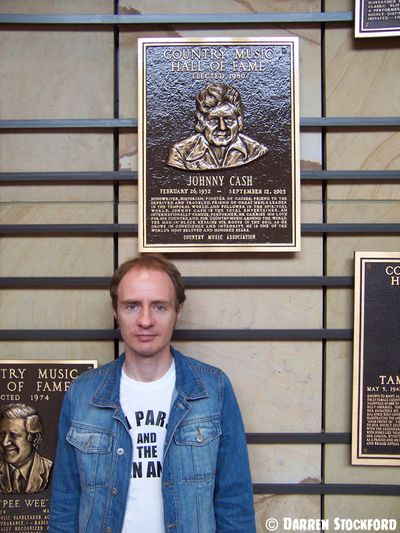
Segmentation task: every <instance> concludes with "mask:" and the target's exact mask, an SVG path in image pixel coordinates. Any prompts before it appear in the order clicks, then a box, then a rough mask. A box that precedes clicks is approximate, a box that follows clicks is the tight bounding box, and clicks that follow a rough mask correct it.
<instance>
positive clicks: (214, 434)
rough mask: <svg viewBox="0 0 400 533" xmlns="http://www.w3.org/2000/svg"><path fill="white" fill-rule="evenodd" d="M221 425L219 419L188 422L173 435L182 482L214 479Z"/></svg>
mask: <svg viewBox="0 0 400 533" xmlns="http://www.w3.org/2000/svg"><path fill="white" fill-rule="evenodd" d="M220 435H221V424H220V421H219V418H215V419H209V418H208V419H197V420H188V421H186V422H185V423H184V425H182V426H180V427H179V428H178V429H177V430H176V432H175V435H174V441H175V444H176V445H177V446H176V451H177V453H178V455H179V463H180V465H181V477H182V480H183V481H197V482H199V481H200V482H201V481H208V480H211V479H213V478H214V476H215V468H216V463H217V455H218V445H219V437H220Z"/></svg>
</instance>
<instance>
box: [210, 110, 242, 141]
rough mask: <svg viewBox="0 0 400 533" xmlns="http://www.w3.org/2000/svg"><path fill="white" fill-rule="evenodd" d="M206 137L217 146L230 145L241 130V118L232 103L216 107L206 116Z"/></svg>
mask: <svg viewBox="0 0 400 533" xmlns="http://www.w3.org/2000/svg"><path fill="white" fill-rule="evenodd" d="M204 119H205V128H204V132H203V133H204V137H205V138H206V139H207V141H208V142H209V143H211V144H214V145H215V146H228V145H229V144H231V143H232V142H234V141H235V140H236V138H237V136H238V133H239V130H240V119H239V116H238V114H237V112H236V109H235V108H234V107H233V106H232V105H231V104H228V103H226V104H223V105H220V106H217V107H214V108H213V109H211V111H209V112H208V113H207V114H206V115H205V117H204Z"/></svg>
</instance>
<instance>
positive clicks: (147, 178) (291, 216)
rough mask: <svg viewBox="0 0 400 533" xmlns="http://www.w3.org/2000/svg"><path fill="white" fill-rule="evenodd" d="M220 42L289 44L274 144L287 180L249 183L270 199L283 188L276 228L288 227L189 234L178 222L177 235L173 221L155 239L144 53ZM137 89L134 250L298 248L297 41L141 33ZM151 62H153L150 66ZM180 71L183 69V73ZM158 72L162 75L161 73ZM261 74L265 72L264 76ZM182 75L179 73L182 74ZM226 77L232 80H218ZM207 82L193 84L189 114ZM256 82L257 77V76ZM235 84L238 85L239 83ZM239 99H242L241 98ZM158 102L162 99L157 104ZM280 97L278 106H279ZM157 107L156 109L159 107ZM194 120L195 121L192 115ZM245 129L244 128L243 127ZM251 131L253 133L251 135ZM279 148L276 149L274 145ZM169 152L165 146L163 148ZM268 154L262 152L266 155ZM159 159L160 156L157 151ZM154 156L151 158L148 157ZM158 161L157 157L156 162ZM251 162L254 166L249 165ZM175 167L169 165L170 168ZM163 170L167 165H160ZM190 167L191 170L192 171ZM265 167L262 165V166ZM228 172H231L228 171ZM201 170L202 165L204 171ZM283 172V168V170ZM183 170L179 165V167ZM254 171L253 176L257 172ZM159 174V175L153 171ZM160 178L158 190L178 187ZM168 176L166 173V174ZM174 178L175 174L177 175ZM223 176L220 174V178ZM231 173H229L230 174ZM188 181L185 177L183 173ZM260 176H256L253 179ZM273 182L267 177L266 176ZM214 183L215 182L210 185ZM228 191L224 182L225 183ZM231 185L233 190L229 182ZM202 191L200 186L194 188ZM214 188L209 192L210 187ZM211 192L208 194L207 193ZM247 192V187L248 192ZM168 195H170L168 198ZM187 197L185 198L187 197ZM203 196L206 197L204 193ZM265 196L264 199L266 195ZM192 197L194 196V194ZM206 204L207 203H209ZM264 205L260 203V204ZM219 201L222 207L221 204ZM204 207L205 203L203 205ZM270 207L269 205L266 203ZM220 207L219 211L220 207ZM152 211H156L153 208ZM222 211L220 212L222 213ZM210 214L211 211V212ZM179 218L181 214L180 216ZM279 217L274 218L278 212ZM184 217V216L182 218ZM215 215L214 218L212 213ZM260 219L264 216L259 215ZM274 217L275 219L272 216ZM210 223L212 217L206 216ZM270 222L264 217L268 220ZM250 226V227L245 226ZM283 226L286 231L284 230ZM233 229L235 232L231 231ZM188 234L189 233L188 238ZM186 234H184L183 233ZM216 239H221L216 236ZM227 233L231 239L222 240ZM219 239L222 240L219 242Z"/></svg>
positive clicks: (245, 167) (244, 169) (246, 167)
mask: <svg viewBox="0 0 400 533" xmlns="http://www.w3.org/2000/svg"><path fill="white" fill-rule="evenodd" d="M167 46H170V47H183V46H187V47H196V46H197V47H200V48H201V47H203V48H204V47H211V46H215V47H225V48H227V49H229V48H232V47H235V46H236V47H239V46H240V47H256V46H259V47H267V46H269V47H272V48H274V49H276V50H278V47H279V46H286V47H288V50H290V66H289V67H288V69H287V70H288V72H287V77H288V79H289V82H288V85H289V87H290V90H289V91H287V92H288V93H290V94H289V96H287V95H286V96H285V98H288V99H289V101H290V104H289V105H288V108H289V107H290V109H289V110H288V113H287V114H288V115H289V117H290V118H289V119H288V131H289V134H288V142H287V144H288V148H286V145H285V148H284V149H283V148H282V147H283V144H282V145H281V146H280V147H279V148H280V151H281V152H284V150H287V153H286V154H285V156H286V163H287V169H286V168H285V171H286V170H287V175H288V176H289V178H287V180H286V182H284V183H283V185H282V184H280V186H279V183H278V182H274V183H275V185H274V186H272V190H271V191H270V189H269V187H270V183H269V182H266V183H265V182H263V186H264V187H265V188H260V187H261V186H260V185H259V183H258V185H257V186H256V187H257V188H258V189H257V188H254V189H253V191H256V190H262V191H268V193H266V194H270V195H271V196H272V198H273V200H272V201H274V198H276V197H274V195H273V193H274V192H275V191H277V194H278V195H279V192H278V191H284V192H283V194H285V195H286V196H284V198H283V200H282V202H285V201H287V204H288V205H287V206H283V209H285V207H286V213H288V214H284V215H283V216H284V217H286V218H285V219H284V220H283V224H286V226H285V225H282V226H279V228H283V227H285V228H287V229H275V230H274V229H271V227H272V228H274V227H276V226H277V224H276V225H275V226H274V225H272V224H271V225H270V227H269V229H268V230H264V233H268V238H267V237H264V235H262V238H261V239H260V238H259V235H260V234H261V232H262V231H263V230H260V229H258V230H254V229H253V227H251V226H247V228H246V229H244V225H243V227H238V228H237V229H236V228H235V229H234V230H232V234H229V235H228V234H227V233H225V234H222V236H221V235H219V230H218V229H215V227H214V228H212V229H211V230H209V231H211V232H214V233H211V234H210V233H207V231H202V232H201V233H200V234H199V235H195V236H193V235H190V233H191V231H189V230H187V231H186V230H185V229H183V230H182V228H179V230H178V231H179V232H185V231H186V233H187V235H184V236H183V235H181V236H178V237H177V236H176V233H177V231H176V230H177V227H176V226H175V227H174V226H170V227H168V229H167V230H166V231H167V232H168V233H169V235H167V237H165V236H164V235H163V237H162V238H166V239H167V240H166V242H162V239H161V240H157V238H158V237H157V238H156V237H154V235H155V232H154V231H153V232H152V231H151V228H150V222H149V220H150V216H152V215H154V211H151V210H150V208H149V203H150V201H152V200H153V199H154V197H155V196H156V197H157V194H156V195H154V194H153V193H152V192H150V185H153V184H154V177H153V176H155V175H156V173H155V172H149V164H148V161H149V160H150V159H151V158H150V157H149V155H148V154H149V150H148V142H149V139H150V141H151V142H152V143H153V145H154V139H153V138H150V135H149V127H148V123H149V115H150V113H151V111H150V112H149V109H148V107H149V106H148V104H147V100H148V95H149V94H150V95H151V92H150V91H151V89H149V85H150V84H148V83H147V75H148V72H149V71H150V67H149V65H148V60H147V54H148V50H149V49H150V48H151V47H167ZM138 56H139V61H138V95H139V105H138V117H139V126H138V144H139V151H138V248H139V252H161V253H163V252H298V251H300V249H301V246H300V143H299V138H300V129H299V128H300V126H299V42H298V38H297V37H269V38H267V37H265V38H264V37H263V38H256V37H254V38H253V37H245V38H235V39H234V38H224V37H216V38H143V39H139V40H138ZM152 68H153V67H152ZM228 68H231V67H228ZM190 74H191V73H189V75H188V79H189V77H190ZM182 76H184V75H182ZM160 77H162V76H161V75H160ZM265 78H266V76H265ZM182 79H183V78H182ZM222 81H224V82H225V81H226V82H227V83H229V82H230V81H231V80H229V81H228V80H222ZM180 83H181V84H185V83H186V82H182V81H180ZM206 83H207V82H204V81H203V83H202V84H200V83H199V82H198V81H197V84H193V85H192V87H193V94H192V96H193V100H192V101H191V103H190V106H191V108H192V109H191V111H190V113H191V115H193V116H194V114H195V113H194V112H195V98H196V94H197V92H198V91H199V89H202V88H203V87H204V85H205V84H206ZM234 83H235V80H233V81H232V85H233V84H234ZM260 83H261V82H260ZM263 83H264V85H265V86H266V84H267V83H268V80H266V81H265V80H263ZM239 89H240V86H239ZM243 100H244V99H243ZM246 103H247V102H246V101H243V104H244V108H245V110H246ZM161 105H162V104H161ZM185 105H186V110H185V113H186V115H185V116H187V115H188V111H187V107H188V105H189V104H188V103H186V104H185ZM283 105H284V104H283V103H282V107H283ZM158 113H159V110H158ZM245 121H246V113H245V114H244V122H245ZM193 122H194V121H193ZM245 133H247V131H245ZM173 134H174V135H175V137H176V139H175V138H174V139H173V142H175V141H179V140H181V139H182V137H187V133H185V134H183V133H181V132H176V131H174V132H173ZM254 137H255V136H254V135H253V138H254ZM257 140H259V141H260V142H261V143H262V142H263V139H262V136H261V138H258V139H257ZM279 142H280V141H279V140H275V139H274V140H273V141H271V145H272V144H273V143H275V144H276V145H278V144H279ZM160 148H162V149H164V151H165V150H166V147H165V146H164V143H163V142H161V141H160V143H159V149H160ZM267 149H268V150H271V153H272V152H273V147H272V148H271V147H269V146H268V147H267ZM276 151H277V152H279V150H276ZM167 153H168V150H167ZM267 156H268V154H267V155H266V156H265V157H267ZM160 159H161V157H160ZM153 160H154V158H153V159H152V161H153ZM165 161H166V159H165V156H164V159H163V165H164V168H166V167H167V164H165ZM253 163H254V162H249V163H246V164H243V165H242V167H241V168H240V167H236V168H232V170H233V171H236V173H237V174H238V173H240V172H241V174H246V172H247V173H250V174H251V170H249V169H250V168H251V165H252V164H253ZM255 163H256V164H258V165H259V164H260V163H259V161H256V162H255ZM268 164H269V163H268V162H267V163H265V165H266V167H268ZM159 165H160V166H161V163H159ZM253 168H254V167H253ZM174 171H175V173H176V169H172V171H171V172H174ZM224 171H225V172H227V169H226V167H225V168H224V169H223V170H222V171H221V170H216V169H213V170H209V171H208V174H212V173H213V172H214V174H215V173H216V172H219V173H221V172H224ZM165 172H167V171H165ZM189 172H190V171H188V170H184V171H183V173H186V175H187V176H189ZM192 172H193V171H192ZM265 172H266V171H265ZM232 173H233V172H232ZM203 174H204V171H203ZM283 174H284V172H283V171H282V175H283ZM181 175H182V171H181ZM256 177H258V176H256ZM157 179H158V175H157ZM162 179H163V178H160V180H161V181H160V182H159V183H161V185H160V184H158V185H157V186H158V187H159V189H158V190H159V191H161V189H163V190H179V189H173V188H171V185H166V184H165V182H163V181H162ZM168 179H169V178H168ZM173 179H175V180H177V178H176V177H174V178H173ZM224 179H225V178H224ZM229 179H230V178H229ZM188 181H190V179H188ZM255 181H258V182H260V180H257V179H256V180H255ZM271 183H272V182H271ZM215 189H216V188H215ZM187 190H188V191H191V189H190V188H188V189H187ZM225 190H226V191H228V187H226V189H225ZM225 190H224V192H223V194H222V199H223V200H224V201H226V202H225V205H229V202H230V200H231V196H228V194H226V195H225V196H224V194H225ZM231 190H235V189H234V188H233V189H231ZM286 191H287V192H286ZM199 192H201V191H199ZM220 192H221V191H216V193H215V194H216V195H217V194H218V193H220ZM212 194H214V192H213V193H212ZM212 194H211V196H212ZM249 194H250V193H249ZM177 198H179V200H183V197H180V196H178V197H177ZM215 198H216V196H214V197H213V198H212V199H210V201H212V200H215ZM168 199H170V198H168ZM206 199H207V198H206V197H201V198H200V200H206ZM156 200H158V201H159V203H160V204H162V201H163V198H162V196H161V193H158V198H156ZM189 200H190V198H189ZM207 200H208V199H207ZM250 200H251V201H253V202H254V204H255V203H256V201H255V200H254V199H252V198H251V196H250ZM268 200H269V199H268ZM279 201H280V198H279V197H278V200H277V201H276V202H277V203H278V202H279ZM194 202H195V200H194ZM208 205H210V204H208ZM264 206H265V204H264ZM224 208H225V207H223V208H222V209H224ZM208 209H209V208H208ZM269 209H270V210H271V208H269ZM274 209H275V210H278V209H279V207H276V206H275V205H274V206H273V207H272V211H274ZM219 213H221V211H220V212H219ZM156 214H157V213H156ZM245 214H246V215H253V214H254V211H250V212H249V211H246V212H245ZM270 214H271V213H270V212H268V211H267V208H265V207H264V211H263V215H265V216H267V215H270ZM223 215H224V216H226V214H225V213H223ZM274 215H276V212H275V213H274V212H272V217H273V216H274ZM221 216H222V215H221ZM207 217H208V218H207V219H206V220H207V221H210V220H211V219H212V217H211V216H210V209H209V210H208V211H207ZM214 217H215V213H214ZM182 218H183V217H182ZM276 218H278V222H279V217H276ZM185 220H188V219H185ZM189 220H190V221H191V222H192V224H195V223H196V222H197V219H196V217H194V218H192V219H190V218H189ZM214 220H215V218H214ZM263 220H265V219H263ZM273 222H275V220H273ZM211 223H212V222H211ZM268 223H269V222H268ZM249 227H250V230H249V229H248V228H249ZM256 227H257V228H259V227H263V226H262V225H261V224H260V226H256ZM196 231H201V230H196ZM220 231H225V232H226V231H229V230H226V229H223V230H220ZM257 231H258V234H257V236H256V233H257ZM239 232H243V233H244V232H250V233H252V234H251V235H248V236H247V235H245V236H243V233H242V235H240V233H239ZM283 232H286V233H283ZM235 233H236V234H235ZM192 237H193V238H192ZM247 237H249V239H254V240H253V242H252V241H251V240H244V239H247ZM188 238H189V239H188ZM182 239H188V240H182ZM218 239H220V240H218ZM227 239H230V240H229V241H227ZM221 241H223V242H221Z"/></svg>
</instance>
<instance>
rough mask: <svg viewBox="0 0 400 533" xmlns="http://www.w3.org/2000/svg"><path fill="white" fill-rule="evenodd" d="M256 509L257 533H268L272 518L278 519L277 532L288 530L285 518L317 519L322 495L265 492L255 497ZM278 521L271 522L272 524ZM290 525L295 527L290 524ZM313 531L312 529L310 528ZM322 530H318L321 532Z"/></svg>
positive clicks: (319, 513)
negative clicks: (268, 524) (268, 523)
mask: <svg viewBox="0 0 400 533" xmlns="http://www.w3.org/2000/svg"><path fill="white" fill-rule="evenodd" d="M254 502H255V510H256V525H257V533H266V531H268V530H267V529H266V525H265V524H266V522H267V520H270V519H272V518H273V519H275V520H277V526H278V527H277V529H273V531H274V532H275V533H284V532H285V531H288V529H287V527H286V528H285V522H284V518H305V519H317V518H319V517H320V516H321V510H320V496H314V495H312V496H309V495H303V494H301V495H297V494H296V495H292V494H290V495H286V494H283V495H282V494H272V495H270V494H265V495H259V496H255V497H254ZM275 524H276V523H272V522H271V526H274V525H275ZM289 527H293V526H290V524H289ZM309 531H311V530H309ZM319 531H320V530H318V532H319Z"/></svg>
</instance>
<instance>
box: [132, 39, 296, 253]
mask: <svg viewBox="0 0 400 533" xmlns="http://www.w3.org/2000/svg"><path fill="white" fill-rule="evenodd" d="M298 139H299V125H298V39H297V38H268V39H267V38H262V39H258V38H246V39H223V38H219V39H180V38H179V39H139V250H140V251H142V252H154V251H159V252H236V251H244V252H250V251H255V252H261V251H262V252H266V251H271V252H294V251H299V250H300V197H299V191H300V186H299V184H300V179H299V153H298V152H299V141H298Z"/></svg>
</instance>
